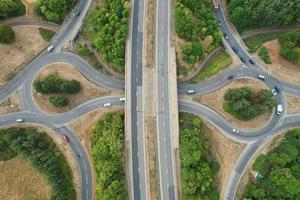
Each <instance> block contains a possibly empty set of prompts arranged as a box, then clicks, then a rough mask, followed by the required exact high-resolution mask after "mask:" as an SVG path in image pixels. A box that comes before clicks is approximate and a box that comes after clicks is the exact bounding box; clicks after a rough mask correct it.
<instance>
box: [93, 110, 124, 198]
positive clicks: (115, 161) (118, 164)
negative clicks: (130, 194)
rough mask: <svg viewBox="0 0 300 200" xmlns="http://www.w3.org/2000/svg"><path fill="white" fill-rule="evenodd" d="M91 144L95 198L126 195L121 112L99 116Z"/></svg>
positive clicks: (122, 114)
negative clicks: (94, 175)
mask: <svg viewBox="0 0 300 200" xmlns="http://www.w3.org/2000/svg"><path fill="white" fill-rule="evenodd" d="M91 144H92V159H93V163H94V167H95V171H96V182H97V186H96V188H97V197H96V198H95V199H99V200H100V199H101V200H102V199H127V191H126V187H125V170H124V169H125V157H124V147H125V144H124V113H123V112H117V113H108V114H106V115H105V116H104V117H103V118H101V120H99V121H98V123H97V125H96V128H95V130H94V132H93V134H92V138H91Z"/></svg>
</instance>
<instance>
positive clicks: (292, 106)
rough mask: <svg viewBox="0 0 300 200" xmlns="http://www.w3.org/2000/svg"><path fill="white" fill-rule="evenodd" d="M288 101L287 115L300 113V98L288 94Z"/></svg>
mask: <svg viewBox="0 0 300 200" xmlns="http://www.w3.org/2000/svg"><path fill="white" fill-rule="evenodd" d="M286 99H287V104H288V107H287V114H297V113H298V114H299V113H300V97H299V96H293V95H289V94H286Z"/></svg>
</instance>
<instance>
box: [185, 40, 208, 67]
mask: <svg viewBox="0 0 300 200" xmlns="http://www.w3.org/2000/svg"><path fill="white" fill-rule="evenodd" d="M182 51H183V59H184V60H185V61H186V62H187V63H189V64H195V63H196V62H197V61H199V60H200V59H201V58H202V57H203V50H202V47H201V45H200V43H197V42H188V43H186V44H185V45H184V47H183V49H182Z"/></svg>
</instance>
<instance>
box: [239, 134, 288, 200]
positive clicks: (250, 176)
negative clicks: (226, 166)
mask: <svg viewBox="0 0 300 200" xmlns="http://www.w3.org/2000/svg"><path fill="white" fill-rule="evenodd" d="M284 137H285V134H279V135H278V136H276V137H275V138H274V139H273V140H271V141H269V142H268V143H267V144H266V145H265V146H264V147H263V148H262V149H261V150H260V151H259V152H258V153H257V154H256V155H255V156H254V157H253V159H251V161H250V162H249V165H248V167H247V169H246V170H245V173H244V174H243V176H242V178H241V180H240V182H239V185H238V188H237V191H236V195H235V199H237V200H240V199H242V197H243V195H244V193H245V190H246V187H247V184H248V183H249V181H250V180H254V179H255V177H254V176H255V172H254V171H253V169H252V165H253V164H254V162H255V160H256V159H257V157H259V156H260V155H262V154H266V153H268V152H270V151H272V150H273V149H274V148H275V147H277V146H278V145H279V144H280V143H281V141H282V140H283V138H284Z"/></svg>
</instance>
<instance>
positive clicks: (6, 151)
mask: <svg viewBox="0 0 300 200" xmlns="http://www.w3.org/2000/svg"><path fill="white" fill-rule="evenodd" d="M3 155H5V157H3ZM16 155H22V156H24V157H25V158H26V159H28V160H30V161H31V163H32V165H33V166H34V167H35V168H36V169H38V171H39V172H40V173H42V174H43V175H44V176H45V177H46V179H47V181H48V183H49V184H50V185H51V186H52V193H51V200H71V199H76V194H75V190H74V187H73V182H72V179H73V177H72V174H71V170H70V168H69V166H68V164H67V161H66V159H65V158H64V156H63V154H62V153H61V152H60V151H59V149H58V148H57V146H56V145H55V143H54V142H53V141H52V140H51V139H50V138H48V137H47V135H46V133H41V132H38V131H37V130H36V129H34V128H9V129H4V130H1V131H0V160H9V159H11V158H13V157H14V156H16Z"/></svg>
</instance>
